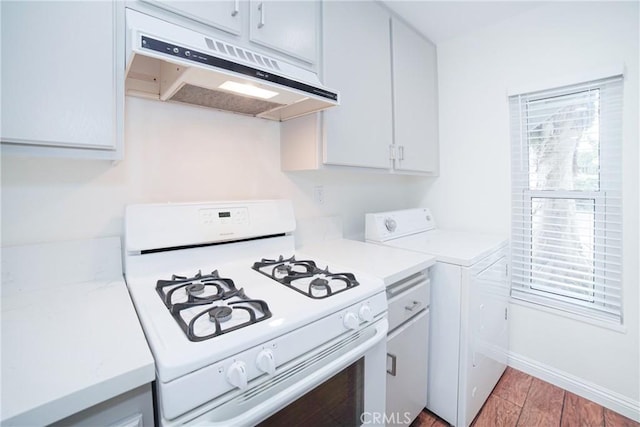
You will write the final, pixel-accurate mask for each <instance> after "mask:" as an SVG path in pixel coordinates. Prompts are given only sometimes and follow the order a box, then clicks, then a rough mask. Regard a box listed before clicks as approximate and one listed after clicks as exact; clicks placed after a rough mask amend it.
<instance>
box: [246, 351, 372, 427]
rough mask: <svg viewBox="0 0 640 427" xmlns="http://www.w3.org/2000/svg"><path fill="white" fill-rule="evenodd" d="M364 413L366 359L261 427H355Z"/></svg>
mask: <svg viewBox="0 0 640 427" xmlns="http://www.w3.org/2000/svg"><path fill="white" fill-rule="evenodd" d="M363 411H364V358H361V359H360V360H358V361H357V362H355V363H354V364H352V365H351V366H349V367H347V368H345V369H344V370H343V371H341V372H339V373H338V374H336V375H335V376H334V377H332V378H331V379H329V380H328V381H326V382H324V383H322V384H320V385H319V386H318V387H316V388H314V389H313V390H311V391H310V392H309V393H307V394H305V395H304V396H302V397H300V398H299V399H298V400H296V401H295V402H293V403H291V404H290V405H289V406H287V407H286V408H284V409H282V410H280V411H279V412H276V413H275V414H274V415H272V416H271V417H269V418H267V419H266V420H264V421H263V422H262V423H260V424H258V425H259V426H280V427H281V426H294V425H301V426H305V427H312V426H323V427H324V426H339V425H345V426H355V425H360V424H362V423H361V422H360V420H361V416H362V413H363Z"/></svg>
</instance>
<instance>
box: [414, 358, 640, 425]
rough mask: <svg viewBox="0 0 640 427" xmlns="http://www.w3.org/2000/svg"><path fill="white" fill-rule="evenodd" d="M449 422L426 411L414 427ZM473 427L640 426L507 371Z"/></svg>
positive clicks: (574, 397)
mask: <svg viewBox="0 0 640 427" xmlns="http://www.w3.org/2000/svg"><path fill="white" fill-rule="evenodd" d="M444 426H448V423H446V422H445V421H443V420H441V419H440V418H438V417H437V416H436V415H434V414H432V413H431V412H429V411H427V410H424V411H422V413H421V414H420V415H419V416H418V418H416V420H415V421H414V422H413V423H412V424H411V427H444ZM472 426H473V427H515V426H518V427H538V426H560V427H573V426H576V427H640V424H639V423H637V422H635V421H633V420H630V419H629V418H625V417H623V416H622V415H620V414H617V413H615V412H613V411H611V410H609V409H607V408H603V407H602V406H600V405H598V404H596V403H593V402H591V401H589V400H586V399H583V398H582V397H580V396H576V395H575V394H573V393H570V392H568V391H566V390H563V389H561V388H558V387H556V386H554V385H552V384H549V383H548V382H545V381H542V380H539V379H538V378H535V377H532V376H530V375H527V374H525V373H524V372H521V371H518V370H516V369H513V368H507V370H506V371H505V373H504V374H503V375H502V378H500V381H499V382H498V384H497V385H496V387H495V388H494V389H493V391H492V392H491V395H490V396H489V398H488V399H487V401H486V402H485V404H484V406H483V407H482V409H481V410H480V413H479V414H478V416H477V417H476V419H475V420H474V421H473V423H472Z"/></svg>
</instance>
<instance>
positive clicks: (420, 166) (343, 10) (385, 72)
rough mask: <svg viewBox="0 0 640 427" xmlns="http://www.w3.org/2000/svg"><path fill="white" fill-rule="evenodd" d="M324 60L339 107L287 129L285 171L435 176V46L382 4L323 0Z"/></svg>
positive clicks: (284, 132)
mask: <svg viewBox="0 0 640 427" xmlns="http://www.w3.org/2000/svg"><path fill="white" fill-rule="evenodd" d="M322 58H323V59H322V69H323V73H322V77H323V82H324V83H325V84H326V85H327V86H328V87H332V88H335V89H336V90H337V91H339V92H340V105H338V106H337V107H334V108H331V109H329V110H327V111H323V112H322V114H321V117H316V118H315V119H314V118H311V117H305V118H302V117H301V118H298V119H294V120H289V121H287V122H285V123H282V124H281V130H282V131H281V166H282V169H283V170H285V171H294V170H307V169H323V168H335V167H339V166H348V167H359V168H372V169H379V170H380V169H381V170H388V171H391V172H398V173H406V174H419V175H425V174H429V175H436V174H437V173H438V164H439V162H438V97H437V92H438V91H437V63H436V48H435V46H434V45H433V44H432V43H431V42H429V41H428V40H427V39H425V38H424V37H422V36H421V35H420V34H419V33H417V32H416V31H415V30H413V29H412V28H411V27H409V26H408V25H406V24H405V23H403V22H402V21H400V20H398V19H397V18H396V17H395V16H393V15H392V13H391V12H389V11H388V10H387V9H386V8H384V7H383V6H381V5H380V4H378V3H377V2H368V1H366V2H365V1H362V2H359V1H344V2H343V1H325V2H323V7H322Z"/></svg>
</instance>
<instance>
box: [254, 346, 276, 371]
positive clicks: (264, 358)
mask: <svg viewBox="0 0 640 427" xmlns="http://www.w3.org/2000/svg"><path fill="white" fill-rule="evenodd" d="M256 365H257V366H258V369H259V370H260V371H262V372H266V373H267V374H269V375H273V374H274V373H275V372H276V358H275V357H274V356H273V352H272V351H271V350H267V349H264V350H262V351H261V352H260V353H258V357H257V358H256Z"/></svg>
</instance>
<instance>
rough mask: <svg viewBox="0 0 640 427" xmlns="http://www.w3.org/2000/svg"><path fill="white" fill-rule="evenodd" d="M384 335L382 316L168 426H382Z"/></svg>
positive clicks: (384, 377) (384, 360) (385, 322)
mask: <svg viewBox="0 0 640 427" xmlns="http://www.w3.org/2000/svg"><path fill="white" fill-rule="evenodd" d="M387 331H388V323H387V318H386V315H385V316H384V317H382V318H380V319H378V320H377V321H375V322H373V323H371V324H370V325H368V326H367V327H364V328H362V329H360V330H358V331H354V332H352V333H350V334H347V335H342V336H341V337H339V338H337V339H335V340H333V341H330V342H328V343H325V344H323V345H321V346H319V347H317V348H316V349H315V350H314V351H313V352H310V353H308V354H305V355H303V356H300V357H298V358H297V359H295V360H292V361H291V362H289V363H287V364H286V365H283V366H282V369H280V367H279V368H278V372H277V373H276V375H274V376H272V377H268V378H265V379H264V380H262V381H261V382H258V383H256V384H250V386H249V388H248V389H247V390H245V391H244V392H238V393H234V394H233V395H232V396H229V397H226V396H223V397H220V398H218V399H216V400H215V401H212V402H209V403H208V404H206V405H203V406H202V407H200V408H198V409H196V410H194V411H191V412H190V413H188V414H185V415H183V416H181V417H179V418H177V419H175V420H172V421H171V422H170V423H168V424H167V425H208V426H220V427H221V426H230V425H234V426H254V425H264V426H282V425H304V426H316V425H317V426H326V425H384V411H385V398H386V396H385V381H386V370H385V366H386V335H387ZM163 421H165V422H166V420H163ZM163 424H164V423H163Z"/></svg>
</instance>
